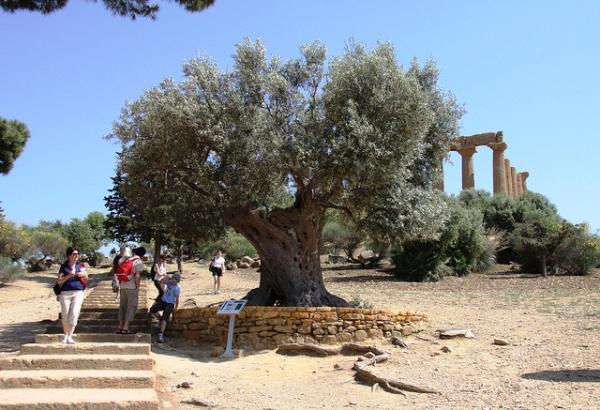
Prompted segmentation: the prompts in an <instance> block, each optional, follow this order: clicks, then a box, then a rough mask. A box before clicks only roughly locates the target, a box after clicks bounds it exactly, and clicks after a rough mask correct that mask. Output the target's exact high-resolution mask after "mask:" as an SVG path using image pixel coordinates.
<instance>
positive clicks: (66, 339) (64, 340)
mask: <svg viewBox="0 0 600 410" xmlns="http://www.w3.org/2000/svg"><path fill="white" fill-rule="evenodd" d="M62 342H63V343H64V344H67V343H69V337H68V336H65V337H63V340H62Z"/></svg>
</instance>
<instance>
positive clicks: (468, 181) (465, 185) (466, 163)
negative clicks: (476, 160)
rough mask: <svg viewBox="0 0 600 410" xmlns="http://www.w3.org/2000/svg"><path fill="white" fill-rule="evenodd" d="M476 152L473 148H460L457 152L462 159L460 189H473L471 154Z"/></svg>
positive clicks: (473, 174) (473, 178) (473, 176)
mask: <svg viewBox="0 0 600 410" xmlns="http://www.w3.org/2000/svg"><path fill="white" fill-rule="evenodd" d="M476 152H477V150H476V149H475V147H473V148H462V149H460V150H459V151H458V153H459V154H460V156H461V157H462V189H470V188H475V173H474V172H473V154H475V153H476Z"/></svg>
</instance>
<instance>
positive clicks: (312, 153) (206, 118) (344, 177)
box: [112, 40, 462, 306]
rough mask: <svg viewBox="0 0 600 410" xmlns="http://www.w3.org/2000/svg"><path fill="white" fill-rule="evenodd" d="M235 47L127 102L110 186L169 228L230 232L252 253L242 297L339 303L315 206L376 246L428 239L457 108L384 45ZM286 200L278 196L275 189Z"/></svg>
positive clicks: (441, 209)
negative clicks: (227, 64) (274, 50)
mask: <svg viewBox="0 0 600 410" xmlns="http://www.w3.org/2000/svg"><path fill="white" fill-rule="evenodd" d="M300 54H301V56H300V58H297V59H292V60H289V61H287V62H282V61H281V60H280V59H279V58H272V59H270V60H269V59H267V57H266V50H265V48H264V46H263V44H262V43H261V42H260V41H257V42H252V41H250V40H246V41H244V42H242V43H241V44H239V45H238V46H237V51H236V54H235V55H234V67H233V70H232V71H231V72H221V71H220V69H219V68H218V67H217V65H216V63H214V62H213V61H212V60H210V59H208V58H197V59H192V60H190V61H189V62H187V63H186V64H185V65H184V67H183V72H184V75H185V79H184V80H183V81H182V82H181V83H176V82H175V81H174V80H172V79H166V80H164V81H163V82H162V83H161V84H160V85H158V86H157V87H155V88H153V89H150V90H148V91H147V92H146V93H145V94H144V95H143V96H142V97H140V98H139V99H138V100H137V101H134V102H132V103H129V104H127V106H126V107H125V108H124V109H123V111H122V114H121V118H120V120H119V121H118V122H116V123H115V125H114V128H113V135H112V137H113V138H114V139H117V140H119V141H120V142H121V144H122V150H123V152H122V156H121V157H120V162H119V170H120V171H121V172H122V174H123V177H124V178H125V180H126V181H127V184H125V185H124V186H122V190H123V194H124V196H125V197H126V198H127V200H128V201H129V204H130V206H133V207H134V208H143V207H144V206H146V205H145V204H146V203H147V202H146V201H147V199H148V198H149V197H152V201H153V206H158V207H162V208H161V209H162V212H163V214H164V215H168V218H169V221H170V223H171V229H172V230H173V231H174V232H176V233H177V234H178V235H181V236H183V237H185V236H190V235H194V236H196V238H197V239H199V238H202V237H207V238H208V237H210V236H211V235H215V234H217V233H218V232H220V231H221V230H222V229H223V226H224V225H228V226H231V227H233V228H234V229H235V230H236V231H237V232H239V233H241V234H242V235H244V236H245V237H246V238H247V239H248V240H249V241H250V242H251V243H252V245H253V246H254V247H255V248H256V250H257V252H258V254H259V255H260V256H261V259H262V266H261V283H260V285H259V288H258V289H256V290H255V291H253V292H251V293H250V294H249V295H248V297H249V298H250V300H251V303H255V304H269V303H273V302H275V301H279V303H282V304H288V305H315V306H318V305H323V304H325V305H344V304H345V301H343V300H341V299H339V298H337V297H335V296H334V295H331V294H329V293H328V292H327V291H326V290H325V288H324V285H323V280H322V275H321V269H320V263H319V255H318V244H319V240H320V235H321V230H322V228H323V224H324V215H325V211H326V210H327V209H330V208H333V209H337V210H339V211H341V212H343V213H345V214H346V215H347V216H348V217H349V218H351V219H352V220H353V221H354V222H355V223H356V226H357V227H358V228H359V229H364V230H365V231H368V232H369V234H370V236H371V237H373V238H377V239H378V240H379V241H381V242H388V243H391V242H393V241H396V240H398V239H401V238H406V237H431V236H435V235H436V234H437V233H438V231H439V229H440V228H441V227H442V226H443V224H444V222H445V220H446V205H445V204H444V202H443V201H442V200H441V199H440V198H439V195H437V193H435V192H434V191H433V189H432V186H433V182H434V179H435V177H436V170H437V167H438V166H439V164H440V163H441V161H440V159H441V158H442V157H443V156H444V155H445V153H446V150H447V145H448V142H449V138H450V137H452V136H456V135H457V134H458V119H459V118H460V116H461V115H462V108H461V107H459V106H458V105H457V103H456V102H455V99H454V97H453V96H452V95H451V94H449V93H445V92H443V91H441V90H440V89H439V87H438V85H437V80H438V71H437V68H436V66H435V64H434V63H433V62H428V63H427V64H425V65H424V66H423V67H421V66H419V64H418V63H417V62H416V61H413V62H412V63H411V65H410V67H409V68H408V69H404V68H403V67H402V66H401V65H399V64H398V62H397V61H396V57H395V52H394V49H393V47H392V46H391V45H390V44H387V43H385V44H380V45H378V46H377V47H376V48H375V49H374V50H372V51H368V50H367V49H366V48H365V47H364V46H363V45H361V44H356V43H350V44H349V45H348V46H347V48H346V52H345V53H344V55H342V56H341V57H337V58H334V59H332V60H331V61H330V62H329V65H328V66H327V65H326V50H325V47H324V46H323V45H321V44H319V43H313V44H307V45H303V46H301V47H300ZM286 195H287V196H288V197H289V196H293V198H294V200H293V201H290V202H292V203H291V205H289V206H288V205H285V201H282V198H285V196H286Z"/></svg>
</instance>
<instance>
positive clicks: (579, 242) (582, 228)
mask: <svg viewBox="0 0 600 410" xmlns="http://www.w3.org/2000/svg"><path fill="white" fill-rule="evenodd" d="M561 236H562V238H561V241H560V243H559V245H558V246H557V247H556V250H555V252H554V260H555V261H556V267H557V270H558V272H559V273H562V274H565V275H587V274H589V273H590V271H591V270H592V269H593V268H594V267H596V266H597V265H598V263H600V237H598V236H597V235H592V234H590V233H589V227H588V226H587V225H586V224H581V225H572V224H565V225H564V226H563V230H562V235H561Z"/></svg>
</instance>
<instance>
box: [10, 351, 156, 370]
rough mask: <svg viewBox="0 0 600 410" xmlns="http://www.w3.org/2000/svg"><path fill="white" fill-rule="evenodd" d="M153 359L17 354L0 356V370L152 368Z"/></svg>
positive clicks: (147, 357) (143, 356)
mask: <svg viewBox="0 0 600 410" xmlns="http://www.w3.org/2000/svg"><path fill="white" fill-rule="evenodd" d="M153 365H154V360H153V359H152V358H151V357H149V356H145V355H118V354H117V355H108V354H107V355H91V354H81V355H34V354H32V355H19V356H12V357H3V358H0V370H42V369H56V370H61V369H62V370H66V369H73V370H86V369H87V370H89V369H99V370H103V369H115V370H152V367H153Z"/></svg>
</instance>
